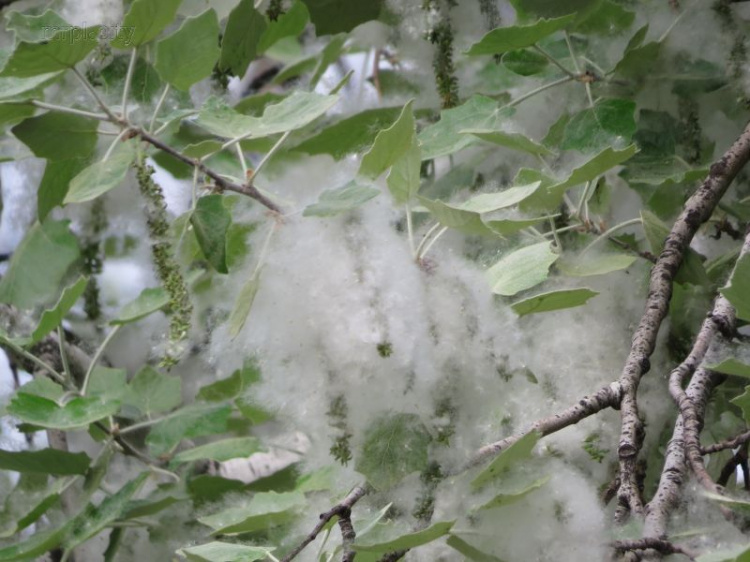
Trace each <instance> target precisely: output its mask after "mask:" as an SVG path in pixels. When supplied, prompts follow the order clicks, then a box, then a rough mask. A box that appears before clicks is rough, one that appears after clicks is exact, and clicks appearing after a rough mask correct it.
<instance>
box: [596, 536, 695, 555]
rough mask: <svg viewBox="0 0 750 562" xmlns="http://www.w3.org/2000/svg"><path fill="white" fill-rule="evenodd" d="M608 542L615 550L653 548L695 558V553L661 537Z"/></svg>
mask: <svg viewBox="0 0 750 562" xmlns="http://www.w3.org/2000/svg"><path fill="white" fill-rule="evenodd" d="M610 544H611V546H612V548H614V549H615V550H616V551H617V552H628V551H632V550H655V551H657V552H659V553H661V554H682V555H683V556H687V557H688V558H689V559H690V560H695V555H694V554H693V553H692V552H690V551H689V550H686V549H684V548H682V547H681V546H677V545H676V544H672V543H671V542H669V541H667V540H663V539H638V540H621V541H615V542H613V543H610Z"/></svg>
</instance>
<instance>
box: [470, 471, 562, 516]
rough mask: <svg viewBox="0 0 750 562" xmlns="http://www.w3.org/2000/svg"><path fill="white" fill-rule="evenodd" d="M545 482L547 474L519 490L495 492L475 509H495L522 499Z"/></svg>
mask: <svg viewBox="0 0 750 562" xmlns="http://www.w3.org/2000/svg"><path fill="white" fill-rule="evenodd" d="M547 482H549V476H545V477H543V478H540V479H538V480H535V481H534V482H532V483H531V484H529V485H528V486H524V487H523V488H521V489H519V490H513V491H505V490H504V491H502V492H500V493H499V494H496V495H495V497H493V498H492V499H491V500H490V501H488V502H487V503H485V504H482V505H481V506H479V507H478V508H477V510H479V511H481V510H485V509H496V508H498V507H504V506H506V505H511V504H513V503H516V502H517V501H519V500H521V499H523V498H524V497H525V496H527V495H529V494H530V493H531V492H534V491H536V490H538V489H539V488H541V487H542V486H544V485H545V484H546V483H547Z"/></svg>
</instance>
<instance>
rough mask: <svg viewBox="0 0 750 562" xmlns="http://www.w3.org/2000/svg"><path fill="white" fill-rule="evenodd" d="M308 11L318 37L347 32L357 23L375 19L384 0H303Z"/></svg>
mask: <svg viewBox="0 0 750 562" xmlns="http://www.w3.org/2000/svg"><path fill="white" fill-rule="evenodd" d="M304 2H305V4H306V5H307V9H308V10H309V11H310V22H311V23H312V24H313V25H314V26H315V34H316V35H317V36H318V37H320V36H322V35H329V34H334V33H341V32H349V31H351V30H352V29H354V28H355V27H357V26H358V25H360V24H362V23H365V22H367V21H370V20H374V19H377V18H378V16H380V11H381V9H382V8H383V6H384V4H385V2H384V0H370V1H368V2H352V1H351V0H304Z"/></svg>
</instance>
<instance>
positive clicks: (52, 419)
mask: <svg viewBox="0 0 750 562" xmlns="http://www.w3.org/2000/svg"><path fill="white" fill-rule="evenodd" d="M119 409H120V403H119V402H115V401H112V402H103V401H102V400H100V399H99V398H80V397H79V398H73V399H72V400H70V401H69V402H67V403H66V404H65V405H64V406H61V405H59V404H58V403H57V402H55V401H53V400H48V399H47V398H42V397H41V396H34V395H33V394H26V393H22V392H19V393H17V394H16V396H15V397H14V398H13V400H11V402H10V404H9V405H8V408H7V410H8V413H9V414H11V415H13V416H15V417H17V418H18V419H19V420H21V421H22V422H26V423H29V424H31V425H35V426H39V427H45V428H49V429H66V430H67V429H77V428H82V427H86V426H88V425H89V424H90V423H93V422H95V421H98V420H100V419H102V418H106V417H108V416H112V415H114V414H116V413H117V411H118V410H119Z"/></svg>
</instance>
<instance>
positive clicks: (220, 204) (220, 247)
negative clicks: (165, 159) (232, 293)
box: [190, 195, 232, 273]
mask: <svg viewBox="0 0 750 562" xmlns="http://www.w3.org/2000/svg"><path fill="white" fill-rule="evenodd" d="M190 224H192V225H193V229H194V230H195V236H196V238H197V239H198V244H199V245H200V247H201V251H202V252H203V257H205V258H206V260H207V261H208V263H209V264H211V267H213V268H214V269H215V270H216V271H218V272H219V273H229V268H228V267H227V232H228V231H229V227H230V226H231V224H232V214H231V213H230V212H229V210H228V209H227V208H226V207H225V206H224V196H223V195H206V196H204V197H201V198H200V199H198V202H197V204H196V207H195V211H193V214H192V215H190Z"/></svg>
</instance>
